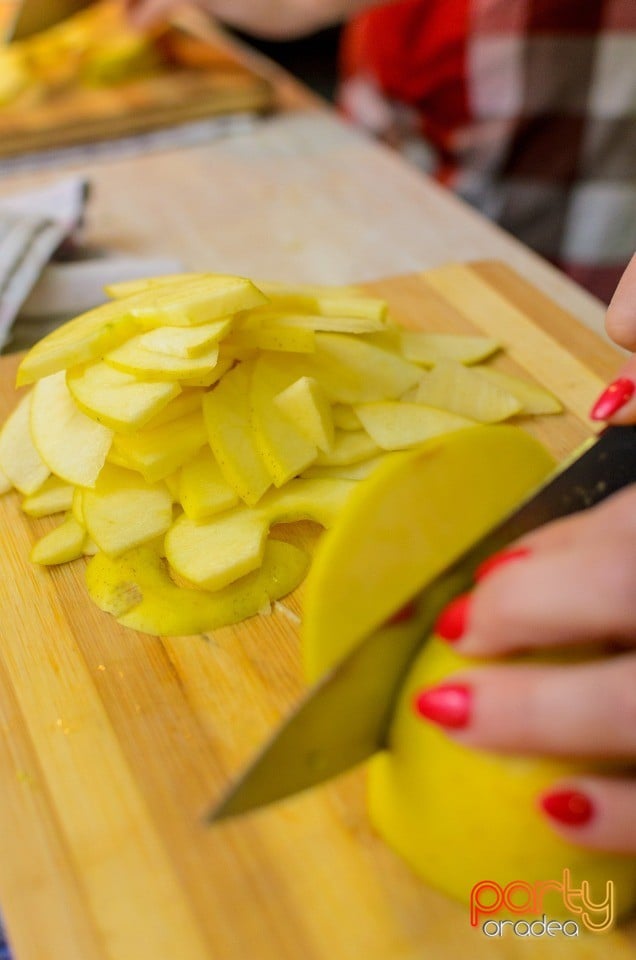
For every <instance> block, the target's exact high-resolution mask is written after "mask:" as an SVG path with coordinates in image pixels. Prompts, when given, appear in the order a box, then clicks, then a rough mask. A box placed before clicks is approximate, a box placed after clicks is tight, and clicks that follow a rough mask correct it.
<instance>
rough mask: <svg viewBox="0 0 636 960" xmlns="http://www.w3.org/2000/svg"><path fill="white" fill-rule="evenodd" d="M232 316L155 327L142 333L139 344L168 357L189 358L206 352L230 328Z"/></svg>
mask: <svg viewBox="0 0 636 960" xmlns="http://www.w3.org/2000/svg"><path fill="white" fill-rule="evenodd" d="M233 322H234V321H233V318H232V317H225V318H224V319H223V320H214V321H213V322H212V323H202V324H201V325H200V326H198V327H157V328H156V329H155V330H150V331H148V333H144V334H143V336H141V337H140V339H139V344H140V346H142V347H143V348H144V349H145V350H152V351H153V352H154V353H165V354H166V355H167V356H169V357H181V358H182V359H185V360H187V359H189V358H191V357H200V356H201V355H202V354H205V353H208V352H209V350H210V348H211V347H212V346H214V344H216V343H218V342H219V340H221V338H222V337H224V336H226V334H227V333H228V332H229V331H230V330H231V329H232V325H233Z"/></svg>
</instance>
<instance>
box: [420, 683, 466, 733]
mask: <svg viewBox="0 0 636 960" xmlns="http://www.w3.org/2000/svg"><path fill="white" fill-rule="evenodd" d="M471 701H472V690H471V688H470V687H469V686H467V685H466V684H465V683H444V684H441V685H440V686H439V687H431V688H429V689H428V690H420V692H419V693H418V694H417V695H416V697H415V700H414V701H413V708H414V710H415V712H416V713H417V714H418V716H420V717H424V718H425V719H426V720H432V722H433V723H437V724H439V726H440V727H449V728H451V729H453V730H459V729H461V728H462V727H465V726H467V725H468V723H469V721H470V714H471V705H472V703H471Z"/></svg>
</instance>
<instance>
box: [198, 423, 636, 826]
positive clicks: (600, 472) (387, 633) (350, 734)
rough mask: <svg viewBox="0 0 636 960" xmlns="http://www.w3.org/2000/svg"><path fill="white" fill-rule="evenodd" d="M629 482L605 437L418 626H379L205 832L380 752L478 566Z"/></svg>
mask: <svg viewBox="0 0 636 960" xmlns="http://www.w3.org/2000/svg"><path fill="white" fill-rule="evenodd" d="M634 482H636V427H631V426H630V427H608V428H607V429H606V430H604V431H603V433H601V434H600V436H599V437H598V438H591V439H590V440H589V441H587V442H586V443H585V444H584V445H583V446H582V447H581V448H580V449H579V450H578V451H577V452H576V453H575V454H574V455H573V457H572V458H570V459H569V460H567V461H566V462H565V463H564V464H563V465H562V466H561V467H559V468H558V470H557V471H556V473H555V474H553V475H552V477H550V478H549V479H548V480H547V482H546V483H544V484H543V485H542V486H541V487H540V488H539V490H538V491H537V492H536V493H535V494H534V495H532V496H531V497H530V498H529V499H527V500H525V501H524V502H523V503H522V505H521V506H520V507H519V508H518V509H516V510H515V511H514V512H513V513H511V514H509V515H508V517H506V518H505V519H504V520H503V521H502V522H501V523H499V524H498V525H497V526H496V527H494V528H493V529H491V530H490V531H489V532H488V533H487V534H486V535H485V536H484V537H482V538H481V539H480V540H478V541H477V542H476V543H474V544H473V545H472V546H471V547H469V549H468V550H467V551H466V552H465V553H464V554H463V555H462V556H461V557H460V558H459V559H457V560H456V561H455V562H454V563H453V564H452V565H451V566H449V567H448V568H447V569H446V570H445V571H443V572H442V573H441V574H440V575H439V576H437V577H436V578H435V579H434V580H433V581H431V582H429V583H428V584H427V585H426V586H425V588H424V589H423V591H422V592H421V593H420V594H419V595H418V596H417V597H416V598H415V599H414V604H415V609H416V613H415V616H414V617H413V618H412V619H410V620H408V621H407V622H405V623H395V624H394V625H384V626H380V627H379V628H378V629H377V630H375V631H374V632H373V633H371V634H370V635H369V636H368V637H366V639H364V640H363V641H362V642H361V643H360V644H359V645H358V646H357V647H356V648H355V649H354V650H353V651H352V652H351V653H350V654H349V655H348V656H347V657H346V658H345V659H344V660H342V661H341V662H340V664H339V665H338V666H336V667H335V669H334V670H332V671H331V672H330V673H329V674H327V676H326V677H325V678H324V679H323V680H322V681H321V682H320V683H318V684H317V685H316V686H315V687H314V688H313V689H312V690H311V691H310V692H309V694H308V695H307V697H306V698H305V699H304V700H303V701H302V702H301V704H300V706H299V707H298V708H297V709H296V710H295V712H294V713H293V714H292V715H291V717H290V718H289V719H288V720H287V721H286V722H284V723H283V725H282V726H281V727H280V729H279V730H278V732H276V733H275V734H274V736H273V737H272V739H271V740H270V741H269V743H268V744H266V746H265V747H264V749H263V750H262V752H261V753H260V754H259V755H257V757H256V759H254V760H253V761H252V763H251V764H250V765H249V766H248V767H247V769H246V770H245V771H244V772H243V774H242V775H241V776H240V778H239V779H238V780H237V781H236V782H235V784H234V785H233V786H232V787H231V788H230V790H229V791H228V793H227V794H226V795H225V797H224V798H223V799H222V800H221V802H220V803H219V804H218V805H217V806H216V807H215V808H213V809H212V810H211V811H210V813H209V814H208V815H207V818H206V819H207V820H208V822H210V823H212V822H215V821H218V820H222V819H224V818H227V817H231V816H236V815H237V814H241V813H247V812H248V811H249V810H253V809H255V808H257V807H262V806H265V805H266V804H269V803H274V802H275V801H277V800H281V799H283V798H284V797H288V796H291V795H293V794H295V793H298V792H300V791H301V790H305V789H307V788H309V787H312V786H316V785H317V784H319V783H323V782H324V781H325V780H328V779H331V778H332V777H335V776H337V775H338V774H340V773H343V772H344V771H345V770H348V769H349V768H351V767H354V766H356V765H357V764H358V763H361V762H362V761H363V760H366V759H367V758H368V757H370V756H371V755H372V754H374V753H376V752H377V751H379V750H382V749H383V748H384V747H385V746H386V745H387V733H388V730H389V726H390V722H391V717H392V715H393V712H394V708H395V703H396V698H397V696H398V694H399V691H400V688H401V686H402V682H403V680H404V679H405V676H406V673H407V671H408V669H409V666H410V664H411V663H412V661H413V660H414V658H415V656H416V655H417V653H418V651H419V649H420V648H421V646H422V643H423V642H424V641H425V639H426V638H427V637H428V636H429V634H430V633H431V630H432V627H433V625H434V623H435V620H436V619H437V616H438V614H439V613H440V611H441V610H442V609H443V607H444V606H445V605H446V604H447V603H448V602H449V601H450V600H451V599H452V598H453V597H455V596H457V594H459V593H462V592H463V591H465V590H467V589H469V588H470V586H471V585H472V582H473V575H474V572H475V570H476V569H477V567H478V566H479V564H480V563H481V562H482V561H483V560H485V559H486V558H487V557H489V556H491V555H492V554H493V553H496V552H497V551H499V550H501V549H503V548H504V547H505V546H507V545H508V544H509V543H511V542H512V541H513V540H516V539H517V538H519V537H521V536H522V535H523V534H525V533H528V532H529V531H531V530H534V529H536V528H537V527H540V526H542V525H543V524H544V523H547V522H548V521H550V520H554V519H557V518H559V517H564V516H567V515H568V514H572V513H576V512H578V511H580V510H584V509H586V508H588V507H591V506H594V504H596V503H599V502H600V501H601V500H603V499H605V498H606V497H608V496H610V495H611V494H612V493H615V492H616V491H617V490H620V489H621V488H623V487H625V486H627V485H628V484H630V483H634Z"/></svg>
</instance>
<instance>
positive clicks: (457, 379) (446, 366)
mask: <svg viewBox="0 0 636 960" xmlns="http://www.w3.org/2000/svg"><path fill="white" fill-rule="evenodd" d="M415 400H416V402H417V403H424V404H426V405H427V406H429V407H439V408H440V409H441V410H450V412H451V413H456V414H458V415H459V416H462V417H470V419H471V420H477V421H479V423H497V422H498V421H500V420H507V419H508V417H512V416H514V415H515V413H519V411H520V410H521V406H522V405H521V401H520V400H518V399H517V397H516V396H514V395H513V394H512V393H510V392H509V391H508V390H506V389H504V388H503V387H501V386H499V384H497V383H494V382H492V381H491V380H488V379H486V378H485V377H483V376H482V375H481V374H480V373H479V372H478V371H477V370H473V369H471V368H470V367H464V366H462V364H461V363H457V362H456V361H454V360H439V361H438V362H437V363H436V364H435V366H434V367H433V369H432V370H429V371H427V372H425V373H424V374H423V376H422V379H421V380H420V383H419V386H418V388H417V393H416V394H415Z"/></svg>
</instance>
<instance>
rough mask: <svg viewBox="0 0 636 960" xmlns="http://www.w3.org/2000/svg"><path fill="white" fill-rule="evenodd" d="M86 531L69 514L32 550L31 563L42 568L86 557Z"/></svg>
mask: <svg viewBox="0 0 636 960" xmlns="http://www.w3.org/2000/svg"><path fill="white" fill-rule="evenodd" d="M85 541H86V531H85V530H84V528H83V527H82V526H80V524H79V523H78V522H77V520H76V519H75V517H74V516H73V515H72V514H69V515H68V516H67V517H66V519H65V520H64V522H63V523H61V524H60V526H59V527H56V528H55V529H54V530H51V531H50V532H49V533H46V534H45V535H44V536H43V537H41V538H40V539H39V540H38V542H37V543H36V544H35V545H34V547H33V549H32V550H31V562H32V563H37V564H40V565H42V566H54V565H56V564H60V563H70V562H71V561H72V560H78V559H79V558H80V557H82V556H83V555H84V543H85Z"/></svg>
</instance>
